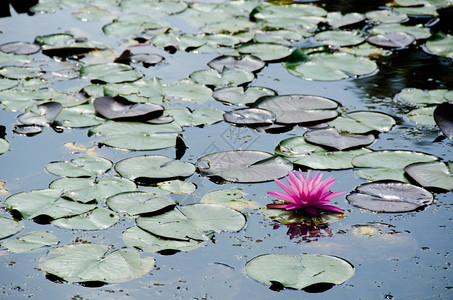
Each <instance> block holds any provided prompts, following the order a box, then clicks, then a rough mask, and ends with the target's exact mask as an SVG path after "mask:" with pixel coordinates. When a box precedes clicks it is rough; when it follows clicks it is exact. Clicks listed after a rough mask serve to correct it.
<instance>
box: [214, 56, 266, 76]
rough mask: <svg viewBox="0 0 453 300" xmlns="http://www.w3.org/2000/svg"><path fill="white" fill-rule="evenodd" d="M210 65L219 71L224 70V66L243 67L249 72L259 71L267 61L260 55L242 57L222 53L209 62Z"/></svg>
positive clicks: (231, 67)
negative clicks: (259, 56)
mask: <svg viewBox="0 0 453 300" xmlns="http://www.w3.org/2000/svg"><path fill="white" fill-rule="evenodd" d="M208 66H210V67H211V68H213V69H214V70H217V71H218V72H222V70H223V68H228V69H241V70H246V71H249V72H257V71H259V70H261V69H262V68H264V66H265V63H264V62H263V61H262V60H261V59H259V58H258V57H255V56H252V55H245V56H243V57H241V58H236V57H234V56H226V55H222V56H219V57H216V58H214V59H213V60H211V61H210V62H208Z"/></svg>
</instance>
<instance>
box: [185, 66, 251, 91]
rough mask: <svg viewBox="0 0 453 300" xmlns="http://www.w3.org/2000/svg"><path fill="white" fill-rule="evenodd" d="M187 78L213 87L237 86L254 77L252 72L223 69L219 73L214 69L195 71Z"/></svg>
mask: <svg viewBox="0 0 453 300" xmlns="http://www.w3.org/2000/svg"><path fill="white" fill-rule="evenodd" d="M189 78H190V79H192V80H193V81H195V82H197V83H201V84H204V85H211V86H215V87H224V86H238V85H241V84H244V83H248V82H251V81H253V80H254V79H255V75H253V73H252V72H249V71H245V70H238V69H223V70H222V72H221V73H219V72H217V71H216V70H214V69H209V70H200V71H195V72H193V73H192V74H190V75H189Z"/></svg>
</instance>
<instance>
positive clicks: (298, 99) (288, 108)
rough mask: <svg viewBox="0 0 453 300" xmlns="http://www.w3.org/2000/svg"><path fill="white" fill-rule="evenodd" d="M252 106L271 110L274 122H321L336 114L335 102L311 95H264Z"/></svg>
mask: <svg viewBox="0 0 453 300" xmlns="http://www.w3.org/2000/svg"><path fill="white" fill-rule="evenodd" d="M253 107H256V108H262V109H267V110H270V111H272V112H273V113H275V115H276V122H278V123H284V124H300V123H313V122H321V121H326V120H331V119H333V118H335V117H336V116H337V115H338V112H337V111H336V108H337V107H338V103H337V102H335V101H334V100H331V99H328V98H324V97H321V96H312V95H280V96H264V97H261V98H259V99H258V100H257V101H256V102H255V103H254V104H253Z"/></svg>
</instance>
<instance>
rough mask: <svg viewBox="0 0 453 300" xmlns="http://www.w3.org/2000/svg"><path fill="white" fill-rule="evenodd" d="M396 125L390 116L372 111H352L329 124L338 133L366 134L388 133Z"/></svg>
mask: <svg viewBox="0 0 453 300" xmlns="http://www.w3.org/2000/svg"><path fill="white" fill-rule="evenodd" d="M395 124H396V121H395V119H393V118H392V117H391V116H389V115H386V114H383V113H379V112H372V111H354V112H350V113H347V114H345V115H343V116H340V117H338V118H336V119H335V120H333V121H330V122H329V125H330V126H332V127H335V128H336V129H337V130H338V131H339V132H348V133H357V134H361V133H368V132H373V131H378V132H388V131H390V130H391V129H392V127H393V126H394V125H395Z"/></svg>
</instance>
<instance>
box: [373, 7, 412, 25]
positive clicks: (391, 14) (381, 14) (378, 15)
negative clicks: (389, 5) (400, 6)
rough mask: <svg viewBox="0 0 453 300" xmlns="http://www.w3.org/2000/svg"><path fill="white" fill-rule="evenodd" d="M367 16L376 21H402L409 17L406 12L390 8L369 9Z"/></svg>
mask: <svg viewBox="0 0 453 300" xmlns="http://www.w3.org/2000/svg"><path fill="white" fill-rule="evenodd" d="M365 16H366V17H367V19H369V20H371V21H373V22H375V23H402V22H404V21H406V20H407V19H408V17H407V15H406V14H404V13H398V12H395V11H391V10H388V9H382V10H373V11H369V12H367V13H366V14H365Z"/></svg>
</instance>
